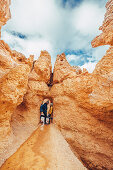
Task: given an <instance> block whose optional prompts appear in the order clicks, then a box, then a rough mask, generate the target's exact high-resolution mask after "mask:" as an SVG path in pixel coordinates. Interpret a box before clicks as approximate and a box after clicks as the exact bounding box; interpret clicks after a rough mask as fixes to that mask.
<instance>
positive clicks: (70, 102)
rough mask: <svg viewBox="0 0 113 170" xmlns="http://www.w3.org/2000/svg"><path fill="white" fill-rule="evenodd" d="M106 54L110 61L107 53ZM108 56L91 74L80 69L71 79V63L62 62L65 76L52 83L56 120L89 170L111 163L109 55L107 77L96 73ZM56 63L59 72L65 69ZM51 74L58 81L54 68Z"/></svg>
mask: <svg viewBox="0 0 113 170" xmlns="http://www.w3.org/2000/svg"><path fill="white" fill-rule="evenodd" d="M106 56H107V57H108V60H109V55H108V52H107V54H106ZM107 57H103V59H102V60H101V61H100V63H99V64H98V65H97V67H96V69H95V71H94V73H93V74H90V73H88V72H86V73H85V74H84V72H83V73H81V74H80V75H78V76H73V77H71V78H70V77H69V76H68V75H69V74H70V67H71V66H69V67H68V65H66V64H67V63H66V64H65V63H63V65H65V66H67V67H65V70H67V73H66V74H67V77H64V79H63V80H62V82H59V83H57V84H54V85H53V87H52V89H51V95H52V97H53V103H54V121H55V123H56V124H57V125H58V127H59V128H60V129H61V131H62V134H63V135H64V137H65V139H66V140H67V141H68V143H69V144H70V145H71V147H72V149H73V151H74V152H76V151H77V153H78V154H79V156H80V157H81V160H82V161H83V162H84V163H85V165H86V166H87V167H88V168H92V169H102V168H107V169H110V168H112V165H113V160H112V154H113V150H112V142H113V135H112V134H113V132H112V124H113V121H112V117H113V116H112V108H111V107H112V105H113V98H112V95H110V94H112V92H111V91H113V90H112V87H113V82H109V81H108V79H109V73H110V72H112V71H113V67H112V61H113V59H111V58H110V60H111V61H110V63H109V68H111V69H109V70H110V71H108V72H106V76H104V74H98V72H97V71H98V70H99V68H100V67H102V65H103V64H102V63H103V62H104V63H105V58H106V60H107ZM56 62H57V61H56ZM55 65H57V68H58V67H59V68H60V72H61V73H62V72H63V69H64V68H63V66H62V67H61V64H59V61H58V62H57V63H56V64H55ZM106 66H107V65H106ZM103 70H104V68H103ZM57 74H58V76H57ZM53 75H55V77H56V82H58V80H59V73H57V71H56V72H54V74H53ZM102 75H103V77H102ZM57 77H58V80H57ZM53 80H54V77H53ZM109 83H111V84H110V87H109ZM108 108H109V109H108ZM108 110H109V111H108Z"/></svg>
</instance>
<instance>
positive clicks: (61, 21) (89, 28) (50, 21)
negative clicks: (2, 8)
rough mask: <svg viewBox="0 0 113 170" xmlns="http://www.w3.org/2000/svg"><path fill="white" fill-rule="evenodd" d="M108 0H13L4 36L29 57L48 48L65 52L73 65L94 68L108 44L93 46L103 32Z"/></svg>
mask: <svg viewBox="0 0 113 170" xmlns="http://www.w3.org/2000/svg"><path fill="white" fill-rule="evenodd" d="M106 2H107V0H90V1H89V0H49V1H47V0H41V1H40V0H32V1H28V0H12V3H11V16H12V17H11V20H9V21H8V22H7V24H6V25H5V26H4V27H3V28H2V39H3V40H5V42H7V43H8V44H9V46H10V47H11V49H15V50H17V51H19V52H22V53H23V54H25V56H26V57H29V55H30V54H34V55H35V59H37V58H38V56H39V55H40V51H41V50H47V51H48V52H49V53H50V55H51V57H52V64H54V62H55V60H56V55H57V54H60V53H62V52H65V54H66V57H67V60H68V62H69V63H70V64H71V65H79V66H81V67H82V68H83V67H86V68H87V69H88V71H89V72H92V71H93V69H94V67H95V65H96V63H97V62H98V61H99V60H100V59H101V58H102V56H103V55H104V54H105V52H106V50H107V49H108V46H103V47H97V48H95V49H93V48H92V47H91V41H92V39H93V38H94V37H96V36H97V35H98V34H100V31H99V30H98V28H99V26H101V25H102V22H103V19H104V14H105V11H106V9H105V4H106Z"/></svg>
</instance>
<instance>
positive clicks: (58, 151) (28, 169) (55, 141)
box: [0, 125, 86, 170]
mask: <svg viewBox="0 0 113 170" xmlns="http://www.w3.org/2000/svg"><path fill="white" fill-rule="evenodd" d="M0 169H1V170H35V169H36V170H85V169H86V168H85V167H84V166H83V165H82V163H81V162H80V161H79V160H78V159H77V158H76V157H75V155H74V154H73V153H72V151H71V150H70V147H69V145H68V143H67V142H66V141H65V139H64V138H63V136H62V134H61V133H60V132H59V130H57V129H56V128H55V127H54V125H48V126H47V125H46V126H43V127H40V128H38V129H37V130H36V131H35V132H34V133H33V134H32V135H31V137H30V138H29V139H28V140H27V141H26V142H25V143H24V144H23V145H22V146H21V147H20V148H19V149H18V150H17V152H16V153H15V154H14V155H13V156H11V157H10V158H9V159H8V160H7V161H6V162H5V163H4V164H3V166H2V167H1V168H0Z"/></svg>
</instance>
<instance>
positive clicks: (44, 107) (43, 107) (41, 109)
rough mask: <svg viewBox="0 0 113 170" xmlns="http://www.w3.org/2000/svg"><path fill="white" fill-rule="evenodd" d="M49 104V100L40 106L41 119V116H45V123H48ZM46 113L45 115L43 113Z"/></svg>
mask: <svg viewBox="0 0 113 170" xmlns="http://www.w3.org/2000/svg"><path fill="white" fill-rule="evenodd" d="M48 104H49V100H48V101H47V102H45V103H44V104H41V106H40V120H41V117H44V118H45V119H44V124H46V118H47V105H48ZM42 114H44V115H42Z"/></svg>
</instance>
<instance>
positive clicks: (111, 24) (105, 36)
mask: <svg viewBox="0 0 113 170" xmlns="http://www.w3.org/2000/svg"><path fill="white" fill-rule="evenodd" d="M106 8H107V11H106V14H105V17H104V22H103V25H102V26H101V27H100V30H102V33H101V34H100V35H99V36H97V37H96V38H95V39H94V40H93V41H92V43H91V44H92V46H93V47H98V46H101V45H113V13H112V11H113V1H112V0H109V1H108V2H107V4H106Z"/></svg>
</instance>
